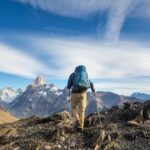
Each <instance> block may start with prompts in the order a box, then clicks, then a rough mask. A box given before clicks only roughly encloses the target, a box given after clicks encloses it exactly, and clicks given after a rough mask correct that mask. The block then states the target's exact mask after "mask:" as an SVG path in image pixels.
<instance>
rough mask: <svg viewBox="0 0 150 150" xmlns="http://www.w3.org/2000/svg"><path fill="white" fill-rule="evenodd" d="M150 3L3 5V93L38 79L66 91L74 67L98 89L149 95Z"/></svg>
mask: <svg viewBox="0 0 150 150" xmlns="http://www.w3.org/2000/svg"><path fill="white" fill-rule="evenodd" d="M149 6H150V2H149V0H144V1H143V0H139V1H134V0H122V1H120V0H115V1H113V0H92V1H91V0H57V1H54V0H1V1H0V53H1V55H0V81H1V82H0V88H3V87H5V86H12V87H14V88H23V89H25V87H26V86H27V85H28V84H29V83H31V82H32V80H33V79H34V78H35V77H36V76H37V75H44V76H45V78H46V81H47V82H48V83H55V84H56V85H57V86H58V87H61V88H64V87H65V85H66V82H67V79H68V76H69V74H70V73H71V72H72V71H74V68H75V66H76V65H79V64H83V65H85V66H87V69H88V72H89V76H90V78H91V80H93V81H94V83H95V86H96V89H97V90H102V91H112V92H116V93H119V94H125V95H129V94H131V93H132V92H135V91H139V92H146V93H150V89H149V85H150V84H149V83H150V66H149V64H150V59H149V56H150V50H149V48H150V45H149V40H150V10H149Z"/></svg>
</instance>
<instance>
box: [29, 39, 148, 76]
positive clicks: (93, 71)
mask: <svg viewBox="0 0 150 150" xmlns="http://www.w3.org/2000/svg"><path fill="white" fill-rule="evenodd" d="M29 41H30V42H31V43H32V44H33V43H35V44H34V46H35V49H39V50H41V49H42V52H41V53H46V55H47V56H49V57H51V58H52V59H49V63H52V64H54V65H55V66H57V68H55V71H56V72H55V71H54V74H58V75H60V76H62V77H66V76H67V75H68V73H69V72H70V71H73V70H72V68H74V67H75V66H76V65H78V64H84V65H86V66H87V67H88V70H89V72H90V75H91V77H92V78H101V77H103V76H105V78H111V77H113V78H120V77H121V78H122V77H128V76H129V77H136V76H149V74H150V67H149V66H148V65H147V64H150V59H149V55H150V51H149V49H148V48H146V47H143V46H141V45H139V44H137V43H131V42H119V43H117V44H110V43H105V42H101V43H99V42H98V43H96V42H93V43H92V42H90V41H88V40H87V41H86V40H85V41H82V40H80V39H78V40H74V39H73V40H68V39H61V38H56V39H55V38H46V37H45V38H44V37H39V38H38V37H33V38H30V40H29Z"/></svg>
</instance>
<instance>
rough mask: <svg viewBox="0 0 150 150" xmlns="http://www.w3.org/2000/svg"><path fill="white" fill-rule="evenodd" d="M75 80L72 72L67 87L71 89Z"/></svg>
mask: <svg viewBox="0 0 150 150" xmlns="http://www.w3.org/2000/svg"><path fill="white" fill-rule="evenodd" d="M73 81H74V73H72V74H71V75H70V76H69V79H68V84H67V89H69V90H70V89H71V87H72V86H73Z"/></svg>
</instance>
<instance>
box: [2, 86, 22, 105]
mask: <svg viewBox="0 0 150 150" xmlns="http://www.w3.org/2000/svg"><path fill="white" fill-rule="evenodd" d="M21 92H22V91H21V90H20V89H17V90H15V89H13V88H11V87H5V88H3V89H0V100H2V101H5V102H7V103H11V102H12V101H13V100H14V99H15V98H16V97H17V96H18V95H19V94H20V93H21Z"/></svg>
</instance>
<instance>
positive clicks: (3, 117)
mask: <svg viewBox="0 0 150 150" xmlns="http://www.w3.org/2000/svg"><path fill="white" fill-rule="evenodd" d="M17 120H18V119H17V118H16V117H14V116H12V115H11V114H9V112H7V111H5V110H4V109H2V108H0V124H3V123H11V122H14V121H17Z"/></svg>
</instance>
